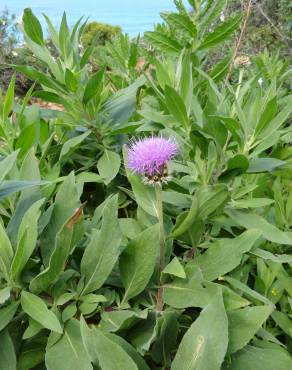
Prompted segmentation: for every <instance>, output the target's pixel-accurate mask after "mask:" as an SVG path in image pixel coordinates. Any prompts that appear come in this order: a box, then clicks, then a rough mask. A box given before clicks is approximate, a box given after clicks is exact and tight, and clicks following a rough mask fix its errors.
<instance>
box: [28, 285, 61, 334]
mask: <svg viewBox="0 0 292 370" xmlns="http://www.w3.org/2000/svg"><path fill="white" fill-rule="evenodd" d="M21 306H22V309H23V311H24V312H25V313H27V314H28V315H29V316H30V317H31V318H32V319H34V320H35V321H37V322H38V323H40V324H41V325H42V326H43V327H44V328H47V329H49V330H52V331H55V332H57V333H63V329H62V326H61V324H60V322H59V320H58V319H57V316H56V315H55V314H54V313H53V312H52V311H50V310H49V309H48V307H47V306H46V304H45V302H44V301H43V300H42V299H41V298H39V297H38V296H36V295H34V294H31V293H29V292H25V291H23V292H22V293H21Z"/></svg>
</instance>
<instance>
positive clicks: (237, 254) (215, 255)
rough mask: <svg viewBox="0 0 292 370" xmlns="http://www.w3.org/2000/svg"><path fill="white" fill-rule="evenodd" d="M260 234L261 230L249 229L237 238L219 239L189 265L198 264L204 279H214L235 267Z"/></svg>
mask: <svg viewBox="0 0 292 370" xmlns="http://www.w3.org/2000/svg"><path fill="white" fill-rule="evenodd" d="M260 236H261V232H259V231H258V230H255V229H251V230H248V231H245V232H244V233H242V234H241V235H240V236H238V237H237V238H231V239H220V240H218V241H216V242H215V243H213V244H212V245H210V247H209V248H208V249H207V251H206V252H205V253H203V254H201V255H200V256H198V258H196V259H195V260H194V262H191V263H190V264H189V266H192V265H197V266H199V267H200V269H201V271H202V274H203V276H204V278H205V279H206V280H209V281H212V280H215V279H217V278H218V277H220V276H223V275H224V274H226V273H227V272H229V271H232V270H233V269H234V268H235V267H237V266H238V265H239V264H240V261H241V258H242V255H243V254H244V253H246V252H248V251H250V250H251V248H252V247H253V246H254V244H255V242H256V241H257V240H258V239H259V237H260Z"/></svg>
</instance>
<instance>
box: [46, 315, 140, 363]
mask: <svg viewBox="0 0 292 370" xmlns="http://www.w3.org/2000/svg"><path fill="white" fill-rule="evenodd" d="M81 333H82V338H83V343H84V344H85V347H86V349H87V351H88V353H89V356H90V358H91V361H92V363H93V364H94V365H95V366H100V367H101V369H103V370H121V369H127V370H138V367H137V365H136V364H135V362H134V361H133V359H132V358H131V357H130V356H129V355H128V354H127V352H126V351H124V349H123V348H122V347H121V346H120V345H119V344H118V343H116V342H114V341H111V340H110V337H108V336H106V335H104V334H103V333H102V331H101V330H98V329H94V328H93V329H89V328H88V326H87V325H86V322H85V320H84V319H82V320H81ZM52 370H53V369H52ZM54 370H55V369H54Z"/></svg>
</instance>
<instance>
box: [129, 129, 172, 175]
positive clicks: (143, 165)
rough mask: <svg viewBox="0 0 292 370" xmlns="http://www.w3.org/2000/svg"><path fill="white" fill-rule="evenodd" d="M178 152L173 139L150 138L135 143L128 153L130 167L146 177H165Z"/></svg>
mask: <svg viewBox="0 0 292 370" xmlns="http://www.w3.org/2000/svg"><path fill="white" fill-rule="evenodd" d="M177 152H178V146H177V144H176V143H175V141H174V140H172V139H165V138H163V137H155V136H152V137H149V138H145V139H142V140H137V141H134V142H133V143H132V144H131V145H130V147H129V151H128V167H129V168H130V169H131V170H132V171H134V172H135V173H138V174H140V175H145V176H146V177H152V176H156V175H157V176H163V173H164V170H165V168H166V167H167V164H168V162H169V161H170V160H171V159H172V158H173V157H174V156H175V154H176V153H177Z"/></svg>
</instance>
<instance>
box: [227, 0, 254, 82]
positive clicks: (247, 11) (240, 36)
mask: <svg viewBox="0 0 292 370" xmlns="http://www.w3.org/2000/svg"><path fill="white" fill-rule="evenodd" d="M252 1H253V0H249V2H248V5H247V7H246V11H245V17H244V21H243V24H242V27H241V30H240V35H239V38H238V40H237V41H236V43H235V49H234V53H233V56H232V60H231V63H230V66H229V70H228V73H227V75H226V78H225V83H227V82H228V80H229V78H230V75H231V72H232V69H233V66H234V62H235V59H236V57H237V53H238V50H239V48H240V45H241V43H242V40H243V36H244V34H245V31H246V28H247V24H248V20H249V17H250V14H251V9H252Z"/></svg>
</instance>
